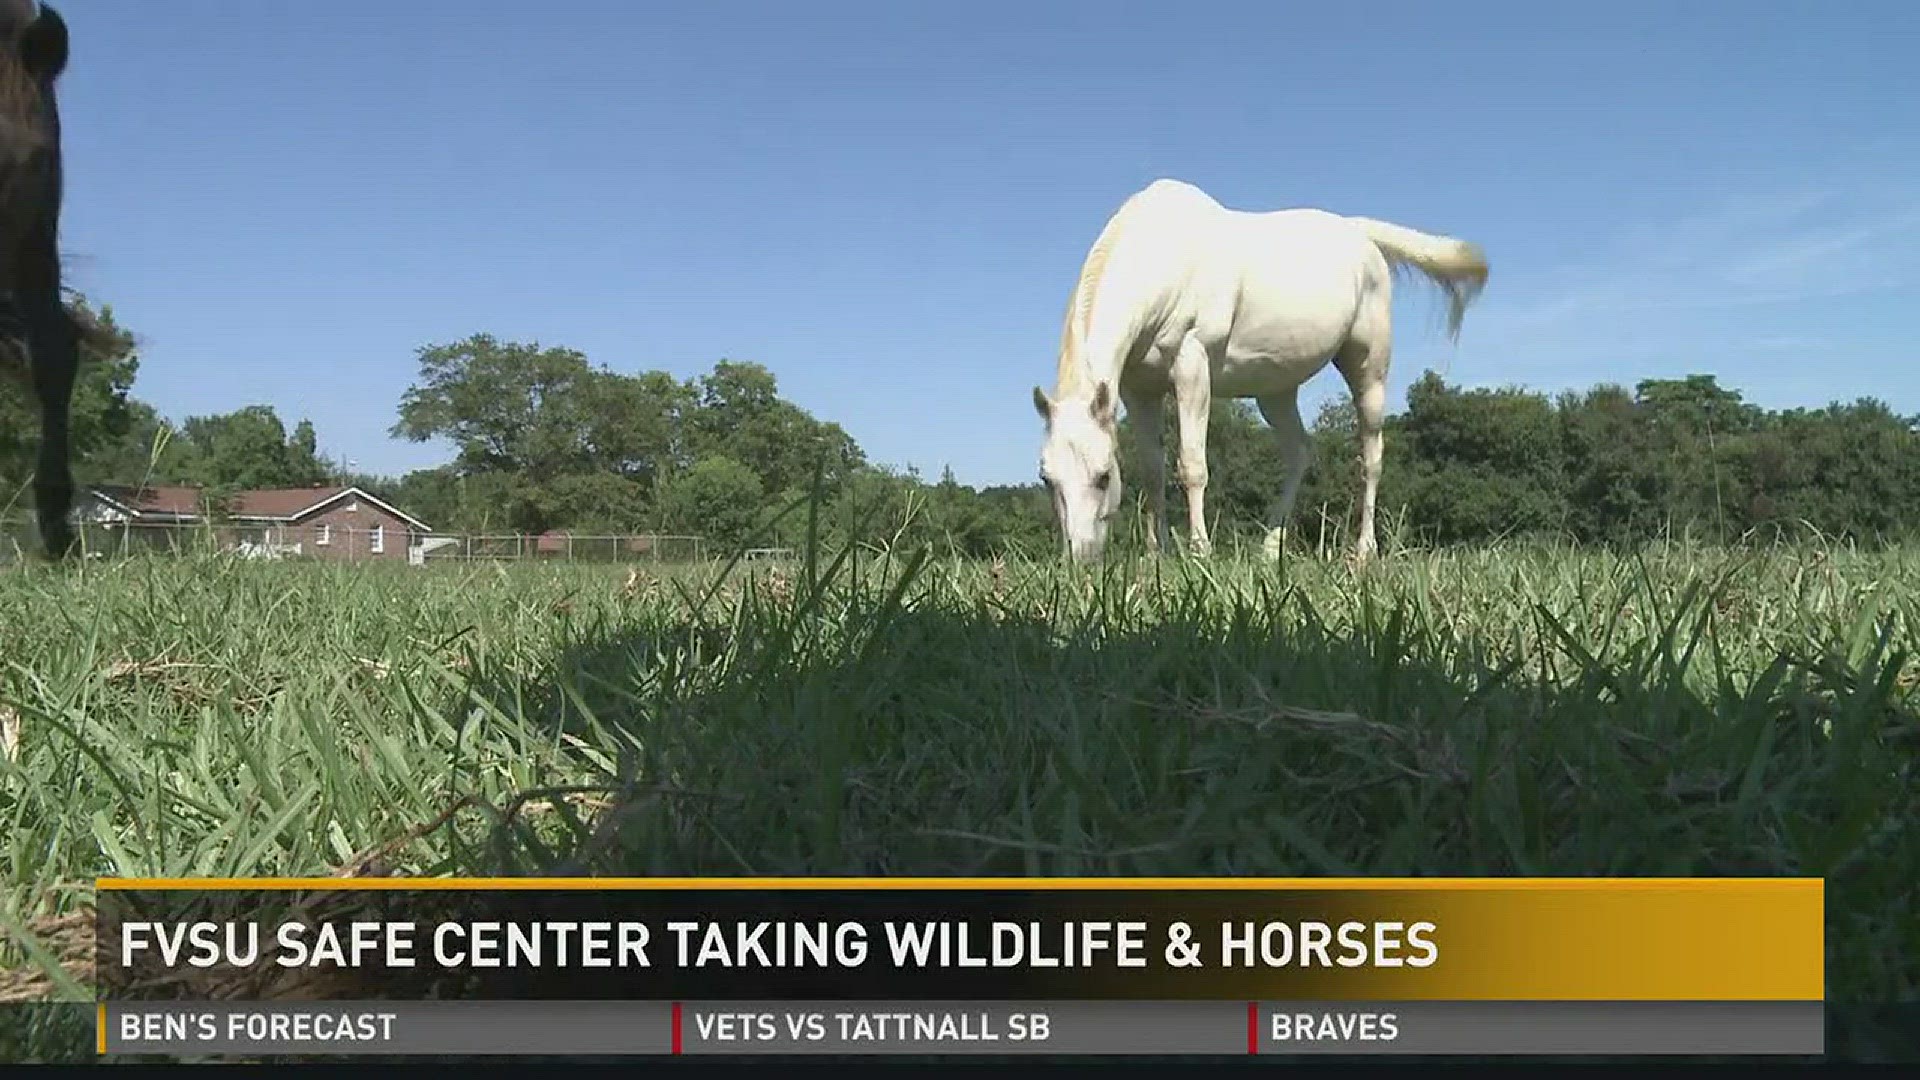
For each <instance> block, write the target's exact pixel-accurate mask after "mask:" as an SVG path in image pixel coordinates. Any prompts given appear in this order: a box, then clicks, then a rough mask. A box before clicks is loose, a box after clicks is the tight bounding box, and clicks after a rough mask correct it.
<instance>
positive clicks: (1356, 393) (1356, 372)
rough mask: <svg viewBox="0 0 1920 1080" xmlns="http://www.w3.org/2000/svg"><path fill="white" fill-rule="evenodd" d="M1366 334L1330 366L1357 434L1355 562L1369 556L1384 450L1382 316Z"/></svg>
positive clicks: (1386, 354)
mask: <svg viewBox="0 0 1920 1080" xmlns="http://www.w3.org/2000/svg"><path fill="white" fill-rule="evenodd" d="M1369 329H1370V330H1371V333H1370V334H1369V335H1367V336H1360V335H1358V334H1356V335H1355V336H1354V337H1352V338H1350V339H1349V340H1348V342H1347V344H1346V346H1345V347H1343V348H1342V349H1341V350H1340V352H1339V354H1338V355H1336V356H1335V357H1334V361H1333V362H1334V365H1335V366H1336V367H1338V368H1339V369H1340V374H1341V375H1342V376H1343V377H1344V378H1345V379H1346V380H1347V389H1348V390H1349V391H1350V392H1351V393H1352V394H1353V411H1354V416H1355V420H1356V422H1357V427H1358V429H1359V435H1360V475H1361V484H1362V488H1361V492H1360V535H1359V536H1358V537H1357V538H1356V539H1355V540H1354V549H1353V557H1354V561H1355V562H1357V563H1365V562H1366V561H1368V560H1369V559H1371V558H1373V555H1374V553H1375V551H1376V550H1377V545H1376V543H1375V541H1374V535H1373V532H1374V525H1373V510H1374V503H1375V501H1376V500H1377V499H1378V497H1379V492H1380V462H1381V458H1382V457H1383V456H1384V455H1385V450H1386V435H1385V428H1386V414H1387V368H1388V366H1389V363H1390V360H1391V354H1392V339H1391V337H1390V336H1389V335H1390V331H1389V329H1388V328H1387V326H1386V318H1385V316H1384V315H1382V316H1381V317H1380V318H1378V319H1376V320H1373V325H1372V326H1371V327H1369Z"/></svg>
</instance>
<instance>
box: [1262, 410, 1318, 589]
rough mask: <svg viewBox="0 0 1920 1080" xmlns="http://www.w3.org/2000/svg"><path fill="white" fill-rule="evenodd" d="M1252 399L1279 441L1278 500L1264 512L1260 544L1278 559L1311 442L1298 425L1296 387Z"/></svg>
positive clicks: (1304, 428)
mask: <svg viewBox="0 0 1920 1080" xmlns="http://www.w3.org/2000/svg"><path fill="white" fill-rule="evenodd" d="M1255 400H1256V401H1258V402H1259V405H1260V415H1261V416H1263V417H1265V418H1266V420H1267V424H1268V426H1270V427H1272V428H1273V434H1274V437H1275V438H1276V439H1277V440H1279V443H1280V464H1281V467H1282V468H1283V469H1284V470H1285V473H1284V476H1283V478H1282V484H1281V488H1280V497H1279V498H1278V499H1276V500H1274V504H1273V506H1272V508H1271V509H1270V510H1269V511H1268V513H1267V539H1266V543H1265V544H1264V545H1262V550H1263V551H1264V553H1265V555H1266V557H1267V558H1268V559H1278V558H1279V557H1280V546H1281V544H1282V543H1284V542H1285V540H1286V533H1287V521H1288V519H1289V518H1291V517H1292V516H1293V500H1294V499H1295V498H1296V497H1298V495H1299V494H1300V481H1301V479H1302V478H1304V477H1305V476H1306V474H1307V461H1308V451H1309V450H1311V449H1312V440H1311V439H1310V438H1309V437H1308V435H1307V426H1306V425H1305V424H1303V423H1301V422H1300V388H1299V387H1297V386H1296V387H1294V388H1293V389H1291V390H1288V391H1286V392H1285V393H1279V394H1267V395H1265V396H1263V397H1260V398H1256V399H1255Z"/></svg>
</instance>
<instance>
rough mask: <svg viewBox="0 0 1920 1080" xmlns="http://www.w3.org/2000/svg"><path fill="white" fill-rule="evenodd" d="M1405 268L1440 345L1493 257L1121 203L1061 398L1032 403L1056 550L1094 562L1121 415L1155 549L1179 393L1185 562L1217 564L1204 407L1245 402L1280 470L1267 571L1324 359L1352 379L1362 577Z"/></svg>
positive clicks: (1245, 216) (1268, 215) (1162, 198)
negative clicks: (1260, 419)
mask: <svg viewBox="0 0 1920 1080" xmlns="http://www.w3.org/2000/svg"><path fill="white" fill-rule="evenodd" d="M1407 268H1413V269H1417V270H1419V271H1421V272H1422V273H1424V274H1426V275H1427V276H1428V277H1429V278H1431V279H1432V280H1433V281H1434V283H1435V284H1437V285H1439V286H1440V287H1441V288H1443V289H1444V290H1445V291H1446V292H1447V295H1448V297H1449V299H1450V301H1451V311H1450V317H1449V321H1448V332H1449V333H1450V334H1452V335H1458V333H1459V330H1460V320H1461V317H1462V316H1463V315H1464V314H1465V312H1466V308H1467V305H1468V304H1469V303H1471V302H1472V301H1473V299H1474V297H1475V296H1477V295H1478V294H1479V292H1480V290H1481V289H1482V288H1483V287H1484V286H1485V284H1486V280H1487V262H1486V259H1485V257H1484V256H1483V255H1482V254H1481V252H1480V249H1479V248H1478V247H1477V246H1475V245H1473V244H1469V243H1467V242H1465V241H1461V240H1454V239H1451V238H1448V237H1443V236H1430V235H1427V234H1425V233H1421V232H1416V231H1414V230H1412V229H1408V228H1404V227H1402V226H1399V225H1393V224H1390V223H1387V222H1383V221H1374V220H1371V219H1368V218H1359V217H1343V216H1341V215H1338V214H1332V213H1328V212H1326V211H1323V210H1313V209H1296V210H1276V211H1265V212H1256V211H1244V210H1230V209H1227V208H1226V207H1224V206H1222V205H1220V203H1218V202H1217V201H1215V200H1214V199H1213V197H1212V196H1210V195H1208V194H1206V193H1205V192H1203V191H1201V190H1200V189H1199V188H1196V187H1194V186H1193V185H1191V184H1186V183H1182V182H1180V181H1176V180H1156V181H1154V182H1153V183H1152V184H1149V185H1148V186H1147V187H1146V188H1144V189H1143V190H1141V191H1139V192H1138V193H1136V194H1134V195H1133V196H1132V197H1130V198H1129V199H1127V201H1126V202H1125V203H1123V204H1122V205H1121V207H1120V209H1119V210H1118V211H1116V212H1115V213H1114V215H1113V217H1112V218H1110V219H1109V220H1108V221H1107V224H1106V227H1105V228H1104V229H1102V230H1101V232H1100V236H1099V238H1098V239H1097V240H1095V241H1094V244H1093V248H1092V250H1090V251H1089V252H1088V253H1087V258H1086V262H1085V263H1084V264H1083V265H1082V267H1081V270H1080V279H1079V283H1078V284H1077V285H1076V286H1075V287H1074V290H1073V297H1072V301H1071V303H1070V304H1069V305H1068V308H1067V317H1066V326H1065V328H1064V330H1063V331H1062V333H1061V339H1060V357H1059V374H1058V379H1057V382H1056V385H1055V388H1054V393H1053V395H1052V396H1051V397H1049V396H1048V395H1047V393H1046V392H1045V391H1044V390H1042V389H1041V388H1040V387H1038V386H1036V387H1034V388H1033V404H1034V408H1035V409H1037V410H1038V411H1039V413H1040V416H1041V418H1042V419H1043V420H1045V421H1046V441H1045V444H1044V446H1043V447H1042V449H1041V453H1040V475H1041V478H1042V479H1043V480H1044V481H1045V482H1046V483H1047V485H1048V487H1049V488H1050V489H1051V491H1052V494H1053V505H1054V513H1055V517H1056V519H1057V520H1058V522H1059V525H1060V528H1061V531H1062V534H1063V543H1064V544H1065V547H1066V549H1067V552H1068V553H1069V554H1070V555H1071V556H1072V557H1074V558H1077V559H1082V560H1087V559H1094V558H1098V557H1099V556H1100V554H1101V552H1102V550H1103V549H1104V548H1105V545H1106V539H1107V526H1108V523H1109V521H1110V520H1111V518H1112V517H1113V514H1114V512H1115V511H1116V510H1117V509H1119V506H1120V487H1121V485H1120V475H1119V474H1120V469H1119V462H1118V460H1117V457H1118V455H1117V453H1116V447H1117V438H1118V432H1117V429H1116V416H1115V413H1116V411H1117V406H1118V405H1120V404H1125V406H1126V408H1127V413H1128V415H1129V416H1131V417H1132V418H1133V420H1134V424H1135V426H1136V428H1137V429H1138V433H1139V437H1140V447H1139V452H1140V462H1139V465H1140V474H1141V476H1140V481H1141V484H1142V485H1143V486H1144V487H1145V489H1146V494H1147V514H1148V520H1147V540H1148V543H1149V545H1150V546H1151V547H1152V549H1153V550H1154V551H1159V550H1160V549H1161V548H1162V546H1163V545H1164V543H1165V539H1166V529H1167V524H1166V478H1165V476H1164V475H1163V473H1164V471H1165V470H1164V467H1163V464H1162V463H1163V462H1164V460H1165V451H1164V449H1163V447H1162V438H1163V432H1164V410H1165V402H1166V397H1167V394H1168V392H1169V391H1172V393H1173V395H1174V398H1175V402H1176V406H1175V407H1176V408H1178V410H1179V418H1180V446H1179V455H1178V458H1179V470H1180V480H1181V482H1182V484H1183V485H1184V487H1185V488H1186V493H1187V520H1188V521H1189V522H1190V526H1189V529H1190V534H1189V547H1190V549H1191V550H1192V552H1193V553H1194V554H1196V555H1205V554H1207V553H1208V552H1209V551H1211V549H1212V543H1211V540H1210V539H1209V537H1208V534H1207V524H1206V522H1207V519H1206V513H1205V500H1206V490H1207V456H1206V448H1207V416H1208V412H1209V410H1210V409H1211V407H1212V400H1213V398H1214V397H1215V396H1216V395H1219V396H1224V397H1233V398H1247V397H1250V398H1253V399H1254V400H1255V401H1256V402H1257V403H1258V404H1259V406H1260V413H1261V415H1262V416H1264V417H1265V418H1266V420H1267V423H1268V424H1269V425H1271V426H1272V428H1273V430H1274V433H1275V435H1276V436H1278V438H1279V442H1280V453H1281V457H1282V459H1283V461H1284V462H1285V477H1284V483H1283V486H1282V488H1281V491H1280V497H1279V498H1278V499H1277V500H1275V502H1274V503H1273V504H1272V506H1271V507H1270V510H1269V520H1268V525H1269V531H1268V533H1267V540H1266V553H1267V555H1268V556H1269V557H1270V558H1271V557H1277V556H1278V554H1279V550H1280V543H1281V539H1282V537H1283V535H1284V532H1283V530H1284V528H1285V525H1286V522H1287V519H1288V517H1289V515H1290V514H1291V513H1292V510H1293V501H1294V497H1295V495H1296V494H1298V492H1299V489H1300V481H1301V478H1302V477H1303V476H1304V475H1305V473H1306V469H1307V459H1308V451H1309V446H1308V437H1307V429H1306V426H1305V425H1304V424H1302V423H1301V421H1300V411H1299V405H1298V402H1297V395H1298V392H1299V387H1300V384H1301V383H1303V382H1305V381H1306V380H1307V379H1308V378H1310V377H1312V376H1313V375H1314V374H1316V373H1317V372H1319V371H1320V369H1321V368H1323V367H1325V366H1326V365H1327V363H1328V362H1329V361H1331V362H1332V363H1333V365H1334V366H1335V367H1337V368H1338V369H1339V371H1340V374H1341V375H1342V376H1344V377H1345V378H1346V381H1347V387H1348V389H1349V390H1350V391H1351V392H1352V394H1353V403H1354V408H1355V411H1356V412H1357V414H1358V421H1359V431H1360V460H1361V465H1362V470H1363V475H1364V480H1365V490H1364V491H1363V493H1362V498H1361V503H1360V535H1359V538H1358V539H1357V541H1356V542H1355V551H1354V555H1355V559H1356V561H1358V562H1365V561H1366V560H1367V559H1369V558H1370V557H1372V555H1373V554H1374V551H1375V541H1374V526H1373V512H1374V499H1375V494H1376V491H1377V489H1378V486H1379V481H1380V458H1381V452H1382V438H1381V426H1382V423H1383V421H1384V415H1385V411H1386V395H1387V389H1386V383H1387V367H1388V362H1389V354H1390V352H1391V348H1392V301H1393V274H1394V272H1395V271H1398V270H1404V269H1407Z"/></svg>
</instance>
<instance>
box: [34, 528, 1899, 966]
mask: <svg viewBox="0 0 1920 1080" xmlns="http://www.w3.org/2000/svg"><path fill="white" fill-rule="evenodd" d="M1916 640H1920V549H1915V548H1907V549H1896V550H1892V551H1882V552H1873V553H1868V552H1855V551H1851V550H1848V549H1844V548H1814V547H1781V548H1772V549H1765V550H1755V551H1744V552H1736V551H1729V550H1720V549H1702V548H1692V547H1685V546H1670V547H1659V548H1650V549H1646V550H1643V551H1640V552H1637V553H1631V554H1597V553H1579V552H1574V551H1571V550H1566V549H1556V548H1552V547H1548V546H1518V547H1506V548H1493V549H1479V550H1471V551H1457V552H1445V553H1435V554H1404V555H1395V556H1392V557H1390V558H1388V559H1386V560H1384V561H1382V562H1380V563H1378V564H1376V565H1375V566H1373V567H1371V568H1370V569H1369V570H1368V571H1367V572H1365V573H1359V574H1356V573H1355V572H1354V571H1352V570H1350V569H1349V568H1347V567H1346V566H1344V565H1342V564H1339V563H1326V562H1319V561H1314V560H1289V561H1288V562H1287V563H1285V564H1283V565H1282V566H1279V567H1268V566H1264V565H1260V564H1257V563H1237V562H1234V561H1231V560H1221V561H1216V562H1211V563H1206V564H1196V563H1190V562H1184V561H1180V560H1175V559H1166V560H1160V561H1144V560H1140V561H1121V562H1116V563H1114V564H1112V565H1110V566H1108V567H1107V568H1105V569H1104V570H1101V571H1099V572H1094V573H1085V572H1075V571H1069V570H1065V569H1063V568H1060V567H1057V566H1051V565H1025V564H1014V565H1005V566H1002V565H989V564H984V563H958V562H942V561H939V560H934V561H930V562H924V563H922V562H916V561H914V560H911V559H899V558H895V559H882V558H879V557H876V556H870V555H861V556H858V557H851V558H847V559H846V560H845V561H840V562H828V561H825V560H824V559H823V560H822V562H821V563H819V564H816V565H811V566H810V565H808V564H807V563H805V562H802V563H796V564H790V565H785V566H781V567H778V568H771V569H770V568H765V567H762V568H756V569H754V570H753V571H752V572H751V573H749V572H748V571H747V570H745V569H742V568H734V569H732V570H731V571H730V572H728V573H727V574H725V575H724V576H721V575H718V574H717V572H715V571H707V572H703V573H691V572H690V573H684V574H680V575H677V576H668V577H654V576H644V575H643V576H642V577H641V578H639V579H638V580H636V581H633V582H629V581H628V580H627V578H626V571H625V569H624V568H619V567H582V566H569V565H529V564H520V565H496V564H485V565H475V564H461V565H444V566H437V567H428V568H409V567H384V566H382V567H374V566H326V565H316V564H286V563H257V562H245V561H238V560H233V559H229V558H225V557H221V556H214V555H208V556H200V557H193V558H188V559H176V558H152V559H133V560H129V561H118V562H114V561H109V562H101V563H96V564H92V565H88V566H84V567H80V568H75V569H68V570H52V569H48V568H46V567H41V566H24V567H15V568H13V569H11V570H8V571H5V572H3V573H0V665H3V666H4V667H3V670H0V728H4V730H3V731H0V736H4V750H5V754H4V761H3V762H0V824H4V832H0V837H3V838H4V842H5V843H6V845H7V858H6V863H5V867H4V873H5V883H4V895H3V897H0V919H3V920H4V927H5V929H6V931H7V935H6V936H7V938H8V942H7V948H8V950H9V951H8V953H7V954H6V955H5V957H4V958H0V967H3V968H6V969H8V970H9V971H10V972H11V974H10V975H9V976H8V982H7V983H6V984H5V986H4V987H0V989H4V990H6V991H7V994H8V995H10V996H12V997H15V998H19V997H31V996H45V997H67V998H90V995H91V991H90V990H89V989H88V988H87V986H86V985H85V982H84V980H85V977H86V971H85V969H84V967H83V966H78V967H74V968H73V969H71V970H68V969H63V968H61V967H60V965H59V964H58V963H57V960H58V959H59V957H60V955H61V952H62V944H61V943H62V942H63V941H64V940H66V938H65V937H63V935H66V936H71V933H72V930H71V928H70V927H64V926H63V924H62V923H61V921H60V917H61V916H63V915H69V914H71V913H74V912H84V911H85V910H86V905H87V903H88V895H87V892H88V890H87V888H86V886H87V883H88V881H89V879H91V878H92V877H94V876H96V875H102V874H118V875H140V876H147V875H151V876H183V875H264V874H280V875H308V874H332V873H342V872H345V873H402V874H453V873H460V874H486V873H524V872H535V871H540V872H549V873H607V872H626V873H638V874H649V873H687V874H692V873H714V874H773V873H790V874H817V873H847V874H905V873H919V874H1012V875H1024V874H1033V875H1057V874H1086V875H1109V874H1246V875H1251V874H1259V875H1293V874H1308V875H1314V874H1549V875H1563V874H1613V875H1642V874H1644V875H1676V874H1700V875H1728V874H1743V875H1778V874H1793V875H1801V874H1806V875H1821V876H1825V877H1826V878H1827V879H1828V904H1829V926H1828V943H1829V944H1828V948H1829V972H1830V980H1831V985H1830V990H1829V993H1830V996H1831V997H1832V998H1833V999H1835V1000H1845V1001H1871V1002H1892V1001H1907V1002H1911V1001H1914V1000H1915V999H1916V998H1917V997H1920V916H1917V915H1916V903H1915V889H1916V882H1920V790H1917V789H1916V783H1915V772H1916V770H1915V759H1916V749H1917V748H1920V686H1917V685H1916V683H1917V682H1920V661H1917V660H1916V658H1915V657H1914V656H1913V655H1912V653H1911V651H1910V650H1911V648H1912V645H1913V643H1914V642H1915V641H1916Z"/></svg>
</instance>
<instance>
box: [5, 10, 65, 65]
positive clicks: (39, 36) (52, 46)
mask: <svg viewBox="0 0 1920 1080" xmlns="http://www.w3.org/2000/svg"><path fill="white" fill-rule="evenodd" d="M0 38H4V39H5V40H6V41H7V43H8V44H10V45H11V46H12V49H13V59H14V61H15V62H16V63H18V64H21V65H22V66H23V67H25V68H26V70H27V73H28V74H29V75H30V76H31V77H32V78H33V80H34V82H36V83H40V84H42V85H46V84H51V83H52V82H53V80H55V79H57V78H59V77H60V75H61V74H62V73H63V72H64V71H65V70H66V67H67V21H66V20H65V19H63V18H61V17H60V13H59V12H58V11H55V10H54V9H53V8H51V7H49V6H48V5H46V4H41V3H36V2H35V0H0Z"/></svg>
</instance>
